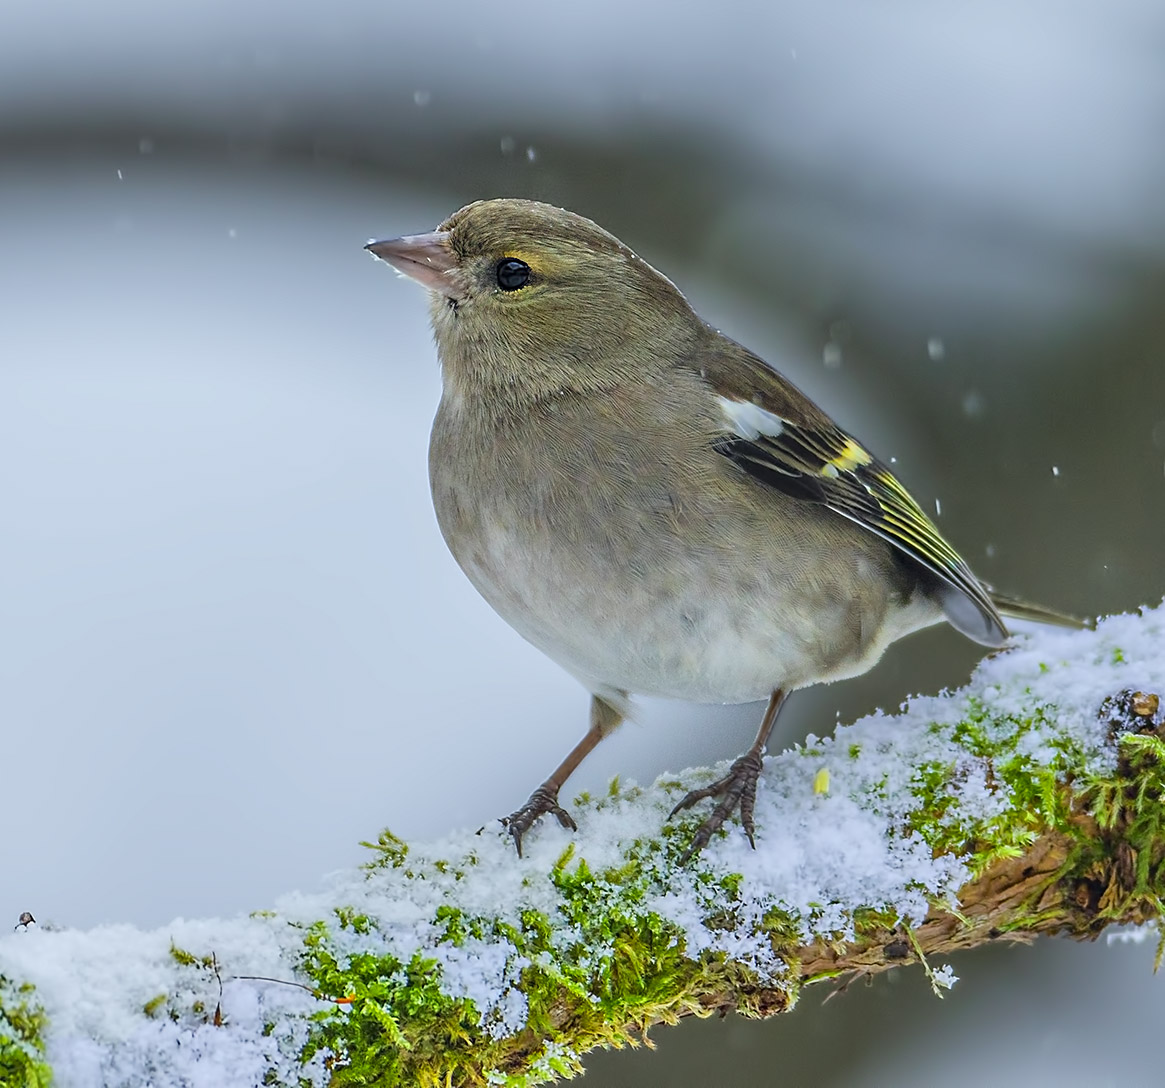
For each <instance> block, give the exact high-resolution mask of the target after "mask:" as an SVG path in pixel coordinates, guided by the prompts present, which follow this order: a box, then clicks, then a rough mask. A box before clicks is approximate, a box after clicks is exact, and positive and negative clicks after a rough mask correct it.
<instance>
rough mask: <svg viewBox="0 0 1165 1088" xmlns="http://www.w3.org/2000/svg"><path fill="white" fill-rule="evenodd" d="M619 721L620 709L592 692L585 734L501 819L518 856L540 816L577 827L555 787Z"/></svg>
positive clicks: (575, 828) (558, 786)
mask: <svg viewBox="0 0 1165 1088" xmlns="http://www.w3.org/2000/svg"><path fill="white" fill-rule="evenodd" d="M622 721H623V712H622V711H621V710H619V709H617V708H616V707H614V706H612V705H611V703H609V702H607V700H606V699H603V698H601V697H600V696H598V695H592V696H591V727H590V729H588V730H587V734H586V736H585V737H583V739H582V740H580V741H579V742H578V744H576V745H575V746H574V747H573V748H572V749H571V750H570V754H569V755H568V756H567V757H566V759H564V760H563V761H562V762H561V763H560V764H559V765H558V767H557V768H556V770H555V771H554V773H553V774H552V775H551V776H550V777H549V778H548V779H546V781H545V782H543V783H542V785H541V786H539V787H538V788H537V789H536V790H535V791H534V792H533V793H532V794H530V798H529V800H528V801H527V802H526V803H525V804H524V805H523V806H522V807H521V808H520V809H518V811H517V812H511V813H510V815H509V816H506V817H504V818H503V819H502V823H503V824H505V826H506V827H507V828H508V829H509V832H510V836H511V837H512V838H513V840H514V846H516V847H517V848H518V857H521V856H522V836H523V835H525V834H526V832H527V831H529V830H530V828H531V827H533V825H534V822H535V821H536V820H537V819H538V817H540V816H545V815H546V814H547V813H550V814H551V815H553V816H555V817H557V819H558V822H559V823H560V824H562V826H563V827H568V828H570V830H571V831H577V830H578V825H577V824H575V822H574V819H573V818H572V817H571V815H570V813H569V812H567V811H566V809H564V808H563V807H562V806H561V805H560V804H559V803H558V791H559V790H560V789H561V788H562V784H563V783H564V782H565V781H566V780H567V779H568V778H569V777H570V776H571V775H572V774H573V773H574V771H575V769H576V768H577V767H578V765H579V764H580V763H581V762H582V761H583V760H584V759H586V757H587V756H588V755H590V753H591V751H592V750H593V749H594V747H595V745H597V744H598V743H599V741H601V740H602V739H603V738H604V737H605V736H607V735H608V734H610V733H613V732H614V731H615V730H616V728H618V726H619V723H620V722H622Z"/></svg>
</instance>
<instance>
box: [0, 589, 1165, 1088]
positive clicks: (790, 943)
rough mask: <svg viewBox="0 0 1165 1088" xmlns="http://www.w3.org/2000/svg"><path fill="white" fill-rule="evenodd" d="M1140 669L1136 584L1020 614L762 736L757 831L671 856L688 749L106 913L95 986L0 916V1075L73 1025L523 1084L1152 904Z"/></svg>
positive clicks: (424, 1074) (249, 1072) (1145, 702)
mask: <svg viewBox="0 0 1165 1088" xmlns="http://www.w3.org/2000/svg"><path fill="white" fill-rule="evenodd" d="M1162 692H1165V609H1162V608H1158V609H1156V610H1154V611H1151V612H1146V613H1144V614H1142V615H1139V616H1122V617H1115V618H1113V619H1112V620H1109V621H1106V622H1105V623H1103V624H1102V625H1101V626H1100V627H1099V629H1098V630H1097V631H1086V632H1074V633H1062V632H1041V633H1040V634H1038V635H1036V636H1033V637H1031V638H1029V639H1026V640H1021V642H1020V644H1019V645H1018V647H1017V648H1016V649H1014V650H1012V651H1009V652H1007V653H1003V654H1000V655H996V656H995V657H993V658H991V659H989V660H988V661H987V662H985V663H984V664H983V666H981V667H980V669H979V670H978V671H977V672H976V675H975V677H974V678H973V679H972V682H971V683H970V684H969V685H968V687H967V688H965V689H963V690H962V691H959V692H954V693H950V694H948V695H944V696H942V697H937V698H928V699H919V700H915V701H914V702H913V703H912V704H911V705H910V706H909V707H907V708H906V709H905V710H904V711H903V712H902V713H901V714H900V715H898V716H894V717H889V716H884V715H880V714H878V715H874V716H872V717H870V718H867V719H863V720H862V721H861V722H858V723H856V724H855V725H853V726H847V727H843V728H840V729H839V730H838V731H837V734H836V736H835V737H834V738H830V739H825V740H817V739H815V738H812V737H811V738H810V739H809V741H808V742H807V743H806V744H805V745H803V746H800V747H798V748H796V749H793V750H791V751H789V752H785V753H782V754H781V755H779V756H776V757H774V758H772V759H770V760H769V762H768V764H767V766H766V770H765V777H764V779H763V780H762V788H761V791H760V795H759V796H758V803H757V811H756V821H757V829H758V849H757V850H756V851H755V852H753V851H751V850H749V848H748V845H747V842H746V841H745V840H744V838H743V835H742V834H741V832H740V830H739V828H736V827H733V828H732V829H730V830H729V831H728V832H727V833H726V834H725V835H723V836H722V837H720V838H719V839H717V840H715V841H714V842H713V843H712V844H711V845H710V846H709V848H708V849H707V850H706V851H705V852H704V854H703V855H701V856H700V857H699V858H698V859H696V861H695V862H694V863H692V864H689V865H686V866H684V865H681V864H680V863H679V860H678V859H679V856H680V854H681V853H682V851H683V848H684V846H685V844H686V842H687V841H688V839H689V836H690V835H691V834H692V831H693V829H694V827H695V825H696V824H697V823H698V822H699V818H700V817H699V815H698V814H685V818H684V819H680V820H677V821H668V820H667V819H666V814H667V811H668V810H669V808H670V807H671V805H672V804H674V802H675V800H676V799H677V797H678V796H679V795H680V792H681V790H682V789H684V788H685V787H689V786H691V785H692V784H693V781H695V780H698V779H699V778H700V777H701V776H710V775H712V774H714V773H715V772H714V771H712V770H705V771H701V772H688V773H686V774H685V775H684V776H683V779H684V781H683V785H681V784H680V782H679V780H669V781H663V780H661V781H660V782H657V783H656V784H655V785H653V786H651V787H647V788H639V787H631V788H626V789H620V788H619V787H618V786H613V787H612V789H611V791H610V792H609V793H608V794H607V795H605V796H603V797H599V798H583V799H581V801H580V803H579V806H578V808H577V810H576V815H577V816H578V818H579V824H580V830H579V833H578V835H577V836H574V837H572V836H570V835H568V834H567V833H566V832H564V831H562V830H561V829H559V828H557V827H543V828H540V829H539V830H538V831H537V832H536V833H534V834H533V835H532V836H531V841H530V844H529V845H530V849H528V851H527V857H526V858H524V859H521V860H519V859H517V858H515V857H513V855H512V850H511V848H510V847H509V844H508V843H507V841H506V837H505V835H504V834H502V833H501V832H500V831H498V830H494V829H490V830H489V831H487V832H484V833H481V834H478V835H472V834H467V833H461V834H459V835H456V836H452V837H451V838H449V839H448V840H446V841H444V842H442V843H438V844H433V845H429V846H419V847H411V848H410V847H409V846H407V845H406V844H404V843H402V842H400V841H399V840H397V839H395V838H394V837H393V836H392V835H390V834H388V833H387V832H386V833H384V834H383V835H382V836H381V838H380V840H379V841H378V842H377V843H375V844H372V849H373V859H372V861H370V863H369V864H368V866H366V868H365V870H363V871H362V872H360V873H358V874H349V875H348V876H347V877H345V878H342V879H338V880H337V882H336V884H335V885H334V886H333V887H332V888H331V889H330V890H329V892H328V894H327V896H326V897H319V898H316V899H308V898H305V897H298V898H295V899H289V900H288V901H287V902H285V903H283V904H280V906H279V909H278V910H277V911H274V912H264V913H262V914H259V915H255V916H252V917H250V918H247V919H238V920H233V921H222V922H204V923H185V922H176V923H175V924H174V926H172V927H168V929H167V931H166V932H165V934H163V933H149V934H147V933H138V932H137V931H132V930H128V929H123V930H121V931H119V936H118V938H117V939H118V940H119V941H120V942H121V944H120V946H119V947H121V948H123V949H124V952H123V955H124V957H126V958H127V959H129V960H130V961H132V962H131V963H130V964H128V965H122V966H125V968H126V969H125V971H124V972H123V974H124V977H125V978H128V979H131V980H132V981H131V982H130V983H128V984H127V983H126V982H125V981H124V980H123V981H122V982H121V983H120V984H116V983H115V982H114V981H112V980H111V981H110V983H109V986H108V992H107V993H103V994H98V995H95V994H94V993H93V992H92V988H93V986H94V985H100V981H99V980H100V975H97V974H95V973H94V972H93V971H92V970H91V969H89V970H86V969H85V967H84V962H90V961H91V962H99V961H110V962H113V961H112V959H111V956H110V941H111V940H112V939H113V938H111V937H110V935H109V934H108V933H107V932H106V931H102V930H97V931H93V932H92V933H90V934H78V933H72V932H69V931H63V932H62V931H58V932H48V931H41V932H30V933H22V934H13V935H9V936H7V937H5V938H3V939H0V982H2V981H3V977H4V976H6V977H7V978H8V979H17V980H19V981H20V982H21V983H22V984H23V985H24V989H17V988H16V986H15V985H14V984H10V983H5V984H4V985H5V986H6V987H7V988H3V987H0V1070H3V1071H4V1073H5V1076H7V1077H8V1078H9V1079H6V1080H5V1081H4V1083H5V1084H8V1083H13V1084H28V1085H39V1084H41V1083H43V1077H44V1075H45V1070H46V1066H45V1059H46V1055H47V1060H48V1062H50V1063H51V1064H52V1065H53V1067H54V1069H55V1071H56V1072H57V1074H58V1083H59V1084H60V1085H63V1086H64V1088H68V1086H69V1085H70V1084H72V1083H78V1084H79V1083H82V1081H81V1080H77V1079H72V1080H71V1079H70V1077H71V1076H73V1075H74V1073H75V1070H77V1069H79V1068H81V1065H80V1064H78V1063H79V1061H80V1059H79V1058H78V1054H84V1056H85V1061H86V1062H87V1063H88V1064H87V1065H85V1069H86V1070H87V1074H86V1075H89V1076H92V1075H94V1071H95V1070H96V1071H98V1072H99V1073H100V1077H99V1080H100V1082H101V1083H105V1084H108V1085H111V1086H113V1085H119V1084H127V1085H128V1084H135V1083H145V1081H146V1080H147V1079H148V1080H150V1081H151V1082H152V1083H155V1084H158V1085H165V1084H169V1083H175V1084H177V1083H180V1082H182V1080H183V1077H184V1075H185V1072H184V1071H186V1070H187V1069H188V1068H189V1066H190V1063H192V1062H195V1063H200V1064H202V1065H203V1066H204V1069H203V1070H202V1072H203V1073H204V1074H205V1072H206V1068H205V1067H206V1066H210V1067H211V1068H214V1067H215V1064H216V1063H219V1064H221V1065H222V1068H223V1070H224V1077H225V1079H224V1080H223V1081H222V1082H223V1083H229V1084H232V1085H234V1084H244V1083H246V1084H250V1083H254V1084H264V1083H265V1084H286V1085H297V1086H298V1085H306V1084H311V1085H321V1086H322V1085H325V1084H328V1085H337V1086H339V1085H354V1084H362V1085H363V1084H373V1083H375V1084H378V1085H401V1086H405V1085H408V1086H413V1085H418V1086H429V1085H433V1086H437V1085H509V1086H525V1085H534V1084H540V1083H545V1082H548V1081H551V1080H555V1079H557V1078H561V1077H568V1076H570V1075H571V1074H573V1073H575V1072H577V1071H578V1070H579V1068H580V1056H581V1055H582V1054H584V1053H585V1052H586V1051H587V1050H589V1049H591V1048H593V1047H595V1046H600V1045H616V1046H619V1045H624V1044H634V1043H636V1042H638V1041H640V1040H641V1039H642V1038H643V1037H644V1036H645V1033H646V1032H647V1031H648V1029H649V1028H650V1027H652V1026H653V1025H655V1024H659V1023H672V1022H675V1021H676V1020H677V1019H679V1018H680V1017H683V1016H687V1015H707V1014H709V1013H712V1012H715V1011H721V1010H727V1009H735V1010H737V1011H739V1012H741V1013H744V1014H745V1015H749V1016H767V1015H770V1014H773V1013H778V1012H782V1011H784V1010H786V1009H788V1008H790V1007H791V1006H792V1005H793V1003H794V1002H795V1001H796V1000H797V997H798V995H799V993H800V991H801V989H802V988H803V987H804V986H805V985H806V984H808V983H812V982H817V981H821V980H824V979H836V978H841V977H844V976H849V975H852V974H853V973H855V972H861V973H869V972H877V971H882V970H886V969H888V968H890V967H895V966H899V965H903V964H907V963H911V962H919V961H920V960H921V961H922V962H923V965H924V968H925V969H926V970H927V973H928V975H929V976H930V977H931V979H932V982H933V983H934V984H935V986H936V989H941V988H942V987H943V986H946V985H949V984H950V982H951V981H953V979H952V978H951V976H950V974H949V971H948V970H947V969H946V968H944V967H941V966H939V967H937V968H933V967H932V966H931V964H933V963H935V962H936V961H938V960H939V959H941V958H942V957H944V956H946V955H948V954H949V953H951V952H954V951H956V950H959V949H965V948H970V947H973V946H975V945H977V944H981V943H983V942H986V941H991V940H996V939H1000V938H1008V939H1023V940H1026V939H1030V938H1033V937H1035V936H1037V935H1040V934H1044V933H1065V934H1069V935H1071V936H1074V937H1081V938H1084V937H1087V938H1091V937H1094V936H1095V935H1096V934H1097V933H1099V932H1100V931H1101V930H1103V929H1104V928H1105V927H1106V926H1109V925H1112V924H1115V923H1129V922H1133V923H1142V922H1149V921H1153V922H1156V923H1157V924H1158V925H1161V924H1162V920H1163V917H1165V911H1163V908H1162V896H1163V895H1165V803H1163V802H1165V707H1163V705H1162V700H1161V698H1160V694H1161V693H1162ZM62 947H67V949H68V955H67V957H65V959H66V960H67V963H66V965H65V966H64V967H62V966H61V965H60V961H61V959H62V956H61V954H60V953H61V949H62ZM86 957H88V961H87V960H86ZM928 961H929V962H928ZM69 971H72V972H75V973H76V974H77V976H78V977H84V978H85V979H86V985H87V987H88V988H87V990H86V992H84V993H77V994H75V995H73V996H71V995H70V993H69V989H68V986H67V985H63V984H62V978H61V974H62V972H65V973H66V974H67V972H69ZM94 979H97V980H98V982H94ZM142 979H145V980H147V981H141V980H142ZM30 982H31V983H35V984H36V985H37V987H38V992H39V993H40V994H42V995H45V996H44V997H43V1007H41V1006H38V1005H37V1002H36V995H35V994H33V993H32V991H31V990H30V989H29V988H28V984H29V983H30ZM50 994H51V999H50V998H49V996H47V995H50ZM74 1004H75V1005H76V1006H77V1007H83V1009H84V1013H85V1014H84V1015H81V1014H80V1013H79V1012H78V1009H77V1008H75V1007H74ZM95 1009H100V1010H102V1011H103V1012H102V1015H98V1014H97V1013H95V1012H94V1010H95ZM105 1012H108V1015H104V1013H105ZM46 1016H47V1022H48V1025H49V1026H48V1027H47V1028H46V1027H45V1018H46ZM46 1043H47V1047H46ZM22 1062H23V1063H24V1064H23V1065H22V1064H21V1063H22ZM135 1063H136V1064H135ZM71 1071H72V1072H71ZM21 1077H23V1079H21ZM38 1077H40V1078H42V1079H40V1080H38V1079H37V1078H38Z"/></svg>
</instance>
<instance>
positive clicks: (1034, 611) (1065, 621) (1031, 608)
mask: <svg viewBox="0 0 1165 1088" xmlns="http://www.w3.org/2000/svg"><path fill="white" fill-rule="evenodd" d="M986 589H987V592H988V593H990V594H991V601H992V603H993V604H994V605H995V607H996V608H997V609H999V611H1000V612H1001V613H1002V614H1003V615H1004V616H1007V617H1009V618H1010V619H1014V620H1030V621H1031V622H1033V623H1050V624H1053V625H1054V626H1056V627H1075V628H1077V629H1078V630H1080V629H1083V628H1086V627H1092V626H1094V622H1093V621H1092V620H1082V619H1080V618H1079V617H1078V616H1072V615H1069V614H1068V613H1067V612H1059V611H1057V610H1056V609H1054V608H1045V607H1044V606H1043V605H1042V604H1033V603H1032V602H1031V601H1025V600H1022V599H1020V598H1019V597H1012V596H1010V595H1009V594H1007V593H1000V592H999V590H997V589H995V588H994V587H993V586H987V587H986Z"/></svg>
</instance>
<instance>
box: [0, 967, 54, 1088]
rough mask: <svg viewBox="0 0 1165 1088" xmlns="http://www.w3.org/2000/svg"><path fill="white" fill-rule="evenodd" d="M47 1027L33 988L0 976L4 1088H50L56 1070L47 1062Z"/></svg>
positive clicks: (0, 1063)
mask: <svg viewBox="0 0 1165 1088" xmlns="http://www.w3.org/2000/svg"><path fill="white" fill-rule="evenodd" d="M47 1025H48V1018H47V1017H46V1016H45V1012H44V1009H43V1008H41V1005H40V1003H39V1002H38V1001H37V999H36V992H35V990H34V988H33V986H32V985H31V984H30V983H27V982H24V983H20V984H17V983H15V982H13V981H11V980H10V979H8V978H6V977H5V976H4V975H0V1084H2V1085H4V1088H48V1086H49V1085H50V1083H51V1082H52V1070H51V1069H50V1067H49V1065H48V1063H47V1062H46V1061H45V1060H44V1055H45V1045H44V1031H45V1028H46V1027H47Z"/></svg>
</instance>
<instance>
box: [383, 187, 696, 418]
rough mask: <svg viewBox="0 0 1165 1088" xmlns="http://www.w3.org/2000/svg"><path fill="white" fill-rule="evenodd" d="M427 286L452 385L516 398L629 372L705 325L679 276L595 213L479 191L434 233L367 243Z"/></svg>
mask: <svg viewBox="0 0 1165 1088" xmlns="http://www.w3.org/2000/svg"><path fill="white" fill-rule="evenodd" d="M367 248H368V250H370V251H371V252H372V253H373V254H375V255H376V256H377V257H380V258H381V259H383V260H385V261H388V262H389V263H390V264H392V265H393V266H394V267H396V268H397V269H398V270H399V271H401V272H403V273H405V274H406V275H408V276H410V277H412V278H413V279H415V280H417V281H418V282H419V283H421V284H422V285H424V286H425V287H426V288H428V291H429V296H430V309H431V314H432V320H433V330H434V334H435V336H436V340H437V348H438V352H439V354H440V356H441V362H442V366H443V368H444V373H445V380H446V383H447V385H448V384H449V383H451V382H452V383H453V384H454V385H455V386H462V387H464V388H463V389H462V391H463V392H478V393H480V392H482V391H484V390H485V389H489V390H490V391H492V392H494V393H495V395H496V394H497V393H498V392H499V391H502V390H505V389H509V390H511V393H510V395H509V396H508V397H507V399H517V400H519V401H520V400H523V399H525V400H527V401H528V400H530V399H540V398H543V397H546V396H550V395H554V394H557V393H560V392H564V391H578V392H585V391H594V390H602V389H607V388H612V387H614V386H615V385H617V384H619V381H620V379H621V377H622V376H624V375H626V374H627V372H628V370H629V369H635V370H637V371H639V372H640V373H641V372H642V370H643V368H644V367H654V366H661V365H664V364H665V363H666V362H667V361H668V360H669V359H674V358H675V355H676V352H677V351H682V350H683V349H684V348H685V347H686V346H687V345H688V344H689V343H690V342H691V339H692V338H693V337H694V336H696V335H698V330H699V328H700V322H699V319H698V318H697V317H696V316H695V314H694V313H693V312H692V310H691V308H690V307H689V306H688V304H687V302H686V301H685V300H684V297H683V295H681V294H680V292H679V291H678V290H677V289H676V287H675V286H674V285H673V284H672V282H671V281H670V280H668V279H667V278H666V277H665V276H663V275H661V274H660V273H659V272H657V271H656V270H655V269H654V268H652V267H651V265H649V264H647V262H646V261H643V260H641V259H640V258H639V257H637V256H636V255H635V254H634V253H633V252H632V251H631V250H630V249H628V248H627V246H625V245H623V243H622V242H620V241H619V239H617V238H616V237H614V235H612V234H609V233H608V232H607V231H605V230H603V228H602V227H600V226H598V225H597V224H596V223H592V222H591V221H590V220H589V219H585V218H583V217H582V216H581V215H576V214H574V213H573V212H568V211H565V210H564V209H562V208H555V207H552V206H551V205H549V204H540V203H537V202H535V201H531V200H480V201H477V202H476V203H474V204H469V205H467V206H466V207H464V208H462V209H461V210H460V211H458V212H455V213H454V214H453V215H452V216H450V217H449V218H448V219H447V220H445V222H444V223H442V224H441V225H440V226H439V227H438V228H437V229H436V230H435V231H433V232H431V233H429V234H417V235H408V236H406V237H403V238H396V239H392V240H391V241H384V242H371V243H369V245H368V246H367Z"/></svg>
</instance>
